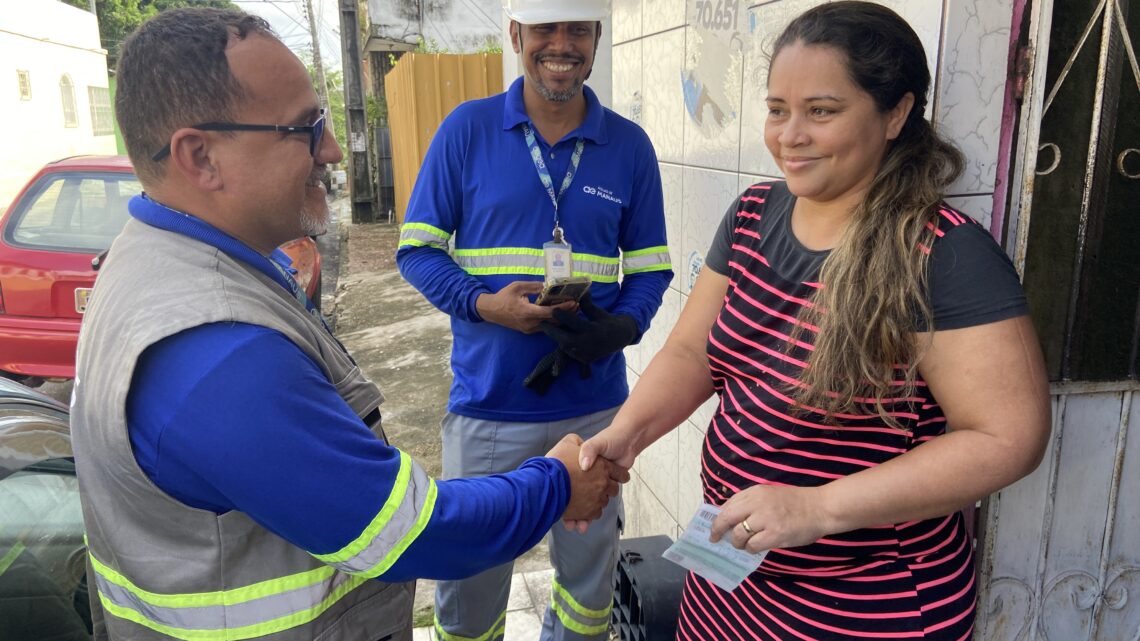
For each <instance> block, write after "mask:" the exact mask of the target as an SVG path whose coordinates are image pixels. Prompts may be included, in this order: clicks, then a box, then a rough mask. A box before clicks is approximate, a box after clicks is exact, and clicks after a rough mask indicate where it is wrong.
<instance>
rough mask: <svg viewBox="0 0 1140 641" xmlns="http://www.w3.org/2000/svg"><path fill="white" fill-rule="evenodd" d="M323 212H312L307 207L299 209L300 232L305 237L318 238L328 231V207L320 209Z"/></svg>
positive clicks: (329, 211)
mask: <svg viewBox="0 0 1140 641" xmlns="http://www.w3.org/2000/svg"><path fill="white" fill-rule="evenodd" d="M322 209H323V210H324V211H323V212H314V211H312V210H311V209H310V208H309V207H301V231H302V232H303V233H304V235H306V236H320V235H321V234H323V233H325V232H326V231H328V229H329V221H330V220H331V219H332V211H331V210H329V208H328V206H327V205H326V206H325V207H323V208H322Z"/></svg>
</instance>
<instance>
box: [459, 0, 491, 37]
mask: <svg viewBox="0 0 1140 641" xmlns="http://www.w3.org/2000/svg"><path fill="white" fill-rule="evenodd" d="M463 1H464V2H466V3H467V5H468V6H470V7H471V8H472V9H474V10H475V11H477V12H479V14H480V15H482V16H483V18H485V19H486V21H487V24H488V25H489V26H490V27H491V28H492V29H495V30H498V28H499V23H498V22H496V21H494V20H493V19H491V16H489V15H487V12H486V11H483V8H482V7H480V6H479V3H478V2H476V0H463Z"/></svg>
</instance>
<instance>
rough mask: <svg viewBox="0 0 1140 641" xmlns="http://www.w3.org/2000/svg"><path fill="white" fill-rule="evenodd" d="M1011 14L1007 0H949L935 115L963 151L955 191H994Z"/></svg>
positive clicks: (1008, 0) (941, 128)
mask: <svg viewBox="0 0 1140 641" xmlns="http://www.w3.org/2000/svg"><path fill="white" fill-rule="evenodd" d="M1012 15H1013V7H1012V6H1011V0H949V2H948V3H947V15H946V33H947V34H948V35H947V38H946V41H945V42H944V43H943V49H942V68H941V69H939V72H938V73H939V79H940V82H939V96H938V105H937V107H938V113H937V116H936V119H937V121H938V123H939V131H940V132H941V133H942V134H943V135H944V136H946V137H947V138H949V139H950V140H953V141H954V142H955V143H957V144H958V146H959V147H960V148H961V149H962V152H963V153H965V154H966V170H965V172H963V174H962V177H961V178H959V179H958V181H957V182H956V183H955V184H954V186H953V187H952V188H951V191H952V192H953V193H979V192H987V191H993V189H994V182H995V177H996V172H997V163H998V146H999V143H1000V140H1001V116H1002V109H1003V107H1004V99H1005V83H1006V66H1007V65H1006V62H1007V57H1008V55H1009V27H1010V21H1011V19H1012Z"/></svg>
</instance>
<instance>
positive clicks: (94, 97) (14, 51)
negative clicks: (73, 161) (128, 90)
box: [0, 0, 116, 207]
mask: <svg viewBox="0 0 1140 641" xmlns="http://www.w3.org/2000/svg"><path fill="white" fill-rule="evenodd" d="M6 9H7V10H5V11H2V12H0V60H3V61H4V62H2V63H0V87H3V86H6V87H7V89H0V122H2V123H4V129H5V131H4V145H3V152H2V153H0V207H6V206H7V205H8V203H9V202H10V201H11V199H12V198H13V197H14V196H15V195H16V192H17V191H18V190H19V189H20V187H21V186H22V185H23V184H24V183H25V182H27V180H28V179H29V178H31V176H32V174H33V173H34V172H35V171H36V170H37V169H39V168H40V167H41V166H42V165H43V164H44V163H46V162H48V161H51V160H56V159H58V158H63V157H66V156H72V155H76V154H113V153H115V148H116V147H115V136H114V113H113V109H112V105H111V100H110V95H109V92H108V82H107V52H106V51H105V50H104V49H103V48H102V47H101V46H100V44H99V25H98V22H97V21H96V18H95V14H93V13H90V12H88V11H84V10H82V9H77V8H75V7H72V6H70V5H66V4H64V3H62V2H57V1H56V0H28V1H26V2H22V3H20V6H19V10H16V7H15V6H9V7H6Z"/></svg>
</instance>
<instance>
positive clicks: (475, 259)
mask: <svg viewBox="0 0 1140 641" xmlns="http://www.w3.org/2000/svg"><path fill="white" fill-rule="evenodd" d="M573 260H574V275H575V276H589V277H590V279H591V280H593V281H594V282H597V283H616V282H617V281H618V267H619V264H620V263H621V261H620V260H619V259H617V258H610V257H607V256H596V255H594V254H580V253H578V252H574V254H573ZM455 262H456V263H458V264H459V266H460V267H462V268H463V269H464V271H466V272H467V273H468V274H471V275H472V276H493V275H504V274H505V275H516V276H542V275H543V273H544V271H545V263H544V260H543V257H542V250H541V249H532V248H530V247H495V248H491V249H457V250H455Z"/></svg>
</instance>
